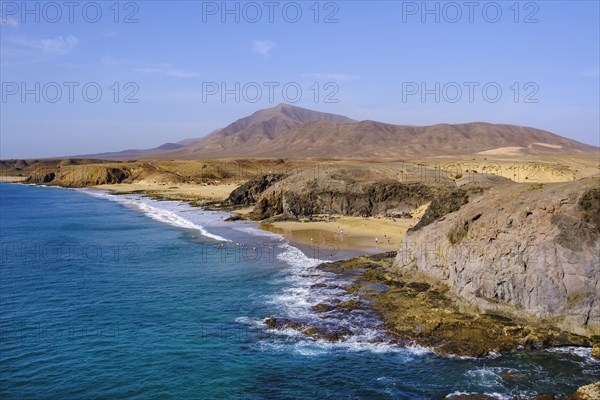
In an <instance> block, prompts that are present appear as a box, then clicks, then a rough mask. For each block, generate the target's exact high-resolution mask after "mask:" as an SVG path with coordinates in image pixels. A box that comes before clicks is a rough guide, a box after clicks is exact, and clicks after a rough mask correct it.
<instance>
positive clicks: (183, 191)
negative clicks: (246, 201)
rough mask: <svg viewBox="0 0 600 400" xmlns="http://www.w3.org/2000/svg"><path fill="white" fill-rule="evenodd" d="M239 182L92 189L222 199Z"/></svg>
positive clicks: (149, 184)
mask: <svg viewBox="0 0 600 400" xmlns="http://www.w3.org/2000/svg"><path fill="white" fill-rule="evenodd" d="M239 186H240V185H239V184H236V183H228V184H219V185H197V184H177V185H165V184H161V183H143V182H140V183H120V184H110V185H98V186H94V189H102V190H108V191H110V192H112V193H115V194H127V193H140V194H147V195H149V196H153V197H163V198H166V199H171V200H180V201H194V200H208V201H223V200H225V199H226V198H227V197H228V196H229V194H230V193H231V192H232V191H233V190H234V189H236V188H237V187H239Z"/></svg>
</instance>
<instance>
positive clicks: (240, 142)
mask: <svg viewBox="0 0 600 400" xmlns="http://www.w3.org/2000/svg"><path fill="white" fill-rule="evenodd" d="M178 145H179V146H181V147H178V148H175V149H169V148H167V149H160V148H159V149H152V150H147V151H143V150H142V151H140V153H138V154H137V155H136V156H137V157H138V158H147V159H150V158H154V159H211V158H229V157H414V156H419V157H424V156H425V157H427V156H458V155H474V154H483V155H519V154H548V153H590V152H598V151H599V149H598V147H595V146H591V145H587V144H584V143H580V142H577V141H575V140H572V139H567V138H564V137H562V136H559V135H556V134H554V133H551V132H548V131H544V130H540V129H535V128H530V127H523V126H516V125H506V124H490V123H484V122H473V123H465V124H437V125H431V126H410V125H392V124H386V123H382V122H376V121H369V120H367V121H355V120H352V119H350V118H348V117H344V116H341V115H335V114H327V113H322V112H317V111H312V110H308V109H305V108H301V107H297V106H292V105H287V104H280V105H278V106H276V107H273V108H268V109H264V110H260V111H257V112H255V113H254V114H252V115H250V116H248V117H245V118H242V119H239V120H237V121H235V122H233V123H232V124H230V125H228V126H227V127H225V128H222V129H218V130H216V131H214V132H212V133H210V134H209V135H207V136H206V137H204V138H199V139H187V140H184V141H182V142H179V143H178ZM102 156H103V157H102V158H124V157H127V155H125V154H123V153H112V154H103V155H102ZM94 157H96V158H97V157H98V155H95V156H94Z"/></svg>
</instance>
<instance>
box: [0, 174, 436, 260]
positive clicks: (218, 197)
mask: <svg viewBox="0 0 600 400" xmlns="http://www.w3.org/2000/svg"><path fill="white" fill-rule="evenodd" d="M9 183H21V182H18V181H16V182H9ZM41 186H47V187H62V188H65V189H70V188H69V187H64V186H57V185H41ZM237 187H238V185H236V184H231V183H228V184H220V185H192V184H186V185H181V184H180V185H158V184H136V183H133V184H105V185H94V186H89V187H86V189H92V190H100V191H104V192H108V193H111V194H114V195H127V194H133V195H142V196H146V197H148V198H151V199H154V200H159V201H160V200H166V201H179V202H182V203H186V204H189V205H191V206H194V207H202V208H203V209H204V210H206V211H219V212H228V213H230V214H231V215H232V216H235V215H239V216H242V218H243V216H244V215H245V214H247V213H248V212H250V211H251V210H252V207H245V208H242V209H235V210H231V211H228V210H217V209H211V208H210V207H208V208H207V206H211V205H214V204H215V203H217V204H218V203H220V202H222V201H224V200H225V199H226V198H227V196H228V195H229V193H231V191H232V190H234V189H235V188H237ZM426 208H427V207H426V206H423V207H420V208H419V209H417V210H414V212H413V213H412V218H395V219H393V218H384V217H379V218H378V217H348V216H342V215H322V216H315V217H314V218H313V220H299V221H294V220H288V221H276V222H262V221H255V220H251V219H245V220H246V221H248V222H252V223H254V224H256V227H257V228H259V229H262V230H264V231H267V232H270V233H274V234H278V235H281V236H282V237H283V238H285V239H286V240H287V241H288V242H289V243H290V244H291V245H293V246H294V247H296V248H298V249H299V250H301V251H302V252H303V253H304V254H305V255H306V256H307V257H310V258H319V259H322V260H332V261H340V260H348V259H351V258H354V257H359V256H362V255H375V254H380V253H385V252H387V251H395V250H397V249H398V247H399V246H400V243H401V242H402V239H403V238H404V236H405V235H406V231H407V230H408V229H409V228H410V227H412V226H414V225H415V224H416V223H417V222H418V221H419V219H420V218H421V216H422V214H423V213H424V212H425V209H426ZM375 239H377V241H376V240H375Z"/></svg>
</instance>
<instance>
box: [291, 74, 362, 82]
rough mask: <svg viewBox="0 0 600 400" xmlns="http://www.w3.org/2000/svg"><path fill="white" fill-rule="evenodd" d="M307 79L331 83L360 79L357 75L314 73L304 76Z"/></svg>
mask: <svg viewBox="0 0 600 400" xmlns="http://www.w3.org/2000/svg"><path fill="white" fill-rule="evenodd" d="M302 76H303V77H305V78H314V79H322V80H329V81H338V82H339V81H355V80H357V79H358V78H359V77H358V76H357V75H348V74H331V73H323V72H312V73H308V74H302Z"/></svg>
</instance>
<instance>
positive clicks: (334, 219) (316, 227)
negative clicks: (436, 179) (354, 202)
mask: <svg viewBox="0 0 600 400" xmlns="http://www.w3.org/2000/svg"><path fill="white" fill-rule="evenodd" d="M427 207H428V204H426V205H423V206H422V207H419V208H418V209H416V210H414V211H413V212H412V213H411V214H412V218H385V217H368V218H363V217H348V216H341V215H334V216H330V215H327V216H320V218H319V216H317V217H315V218H314V219H315V220H313V221H278V222H272V223H268V224H261V225H260V227H261V228H262V229H264V230H266V231H269V232H273V233H277V234H280V235H283V236H284V237H285V238H286V239H288V240H289V241H290V242H291V243H292V244H295V245H297V246H298V247H300V248H301V249H302V250H303V251H304V252H305V253H307V255H309V256H317V255H318V256H320V257H323V256H325V258H327V257H330V256H332V258H338V257H336V254H337V253H344V254H350V255H352V256H356V255H361V254H376V253H382V252H386V251H396V250H398V248H399V246H400V243H401V242H402V239H403V238H404V236H405V235H406V231H407V230H408V229H409V228H411V227H412V226H414V225H415V224H416V223H417V222H418V221H419V219H420V218H421V216H422V215H423V213H424V212H425V210H426V209H427Z"/></svg>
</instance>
